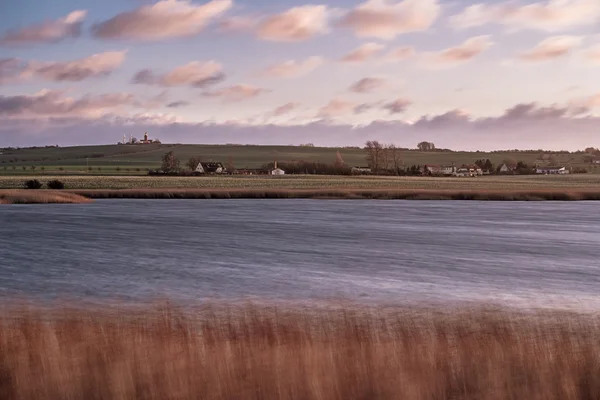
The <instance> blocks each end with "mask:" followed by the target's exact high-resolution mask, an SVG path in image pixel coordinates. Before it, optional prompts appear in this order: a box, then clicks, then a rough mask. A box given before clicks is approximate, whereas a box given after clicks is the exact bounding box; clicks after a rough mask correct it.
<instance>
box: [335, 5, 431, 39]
mask: <svg viewBox="0 0 600 400" xmlns="http://www.w3.org/2000/svg"><path fill="white" fill-rule="evenodd" d="M440 12H441V7H440V5H439V3H438V1H437V0H404V1H386V0H368V1H366V2H364V3H362V4H360V5H358V6H357V7H356V8H354V9H352V10H351V11H349V12H348V13H347V14H346V15H344V16H343V17H342V18H341V20H340V21H339V23H338V25H339V26H341V27H344V28H348V29H350V30H352V31H353V32H354V34H355V35H356V36H357V37H363V38H364V37H371V38H378V39H383V40H391V39H394V38H395V37H397V36H398V35H401V34H403V33H408V32H421V31H425V30H427V29H429V28H430V27H431V26H432V25H433V23H434V22H435V21H436V20H437V18H438V17H439V15H440Z"/></svg>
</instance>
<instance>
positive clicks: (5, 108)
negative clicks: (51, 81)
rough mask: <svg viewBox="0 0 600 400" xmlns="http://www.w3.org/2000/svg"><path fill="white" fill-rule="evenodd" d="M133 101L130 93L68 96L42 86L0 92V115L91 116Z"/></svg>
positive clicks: (103, 113)
mask: <svg viewBox="0 0 600 400" xmlns="http://www.w3.org/2000/svg"><path fill="white" fill-rule="evenodd" d="M136 104H138V103H137V100H136V99H135V97H134V96H133V95H132V94H130V93H108V94H102V95H95V96H91V95H87V96H82V97H80V98H72V97H67V96H65V95H64V92H62V91H57V90H42V91H40V92H38V93H35V94H33V95H19V96H0V116H2V117H78V118H95V117H100V116H103V115H106V114H107V113H108V112H113V111H115V110H117V109H120V108H122V107H123V106H136Z"/></svg>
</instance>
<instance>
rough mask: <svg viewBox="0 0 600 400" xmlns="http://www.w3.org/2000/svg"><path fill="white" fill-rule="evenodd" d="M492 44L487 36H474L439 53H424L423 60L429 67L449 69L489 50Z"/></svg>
mask: <svg viewBox="0 0 600 400" xmlns="http://www.w3.org/2000/svg"><path fill="white" fill-rule="evenodd" d="M493 44H494V43H493V42H492V40H491V39H490V37H489V36H476V37H472V38H470V39H467V40H465V41H464V42H463V43H461V44H460V45H458V46H455V47H450V48H447V49H444V50H441V51H439V52H432V53H424V54H423V58H424V60H425V62H426V63H427V65H429V66H431V67H449V66H456V65H459V64H463V63H466V62H468V61H471V60H473V59H474V58H475V57H477V56H479V55H480V54H482V53H483V52H484V51H486V50H487V49H489V48H490V47H491V46H492V45H493Z"/></svg>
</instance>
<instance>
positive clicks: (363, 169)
mask: <svg viewBox="0 0 600 400" xmlns="http://www.w3.org/2000/svg"><path fill="white" fill-rule="evenodd" d="M350 172H352V173H353V174H355V175H361V174H370V173H372V172H373V171H372V170H371V168H369V167H352V169H351V170H350Z"/></svg>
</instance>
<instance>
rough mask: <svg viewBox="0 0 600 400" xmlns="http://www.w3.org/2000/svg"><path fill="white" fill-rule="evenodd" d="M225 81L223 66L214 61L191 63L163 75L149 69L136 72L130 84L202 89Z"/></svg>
mask: <svg viewBox="0 0 600 400" xmlns="http://www.w3.org/2000/svg"><path fill="white" fill-rule="evenodd" d="M223 79H225V74H224V73H223V66H222V65H221V64H219V63H218V62H216V61H212V60H211V61H204V62H203V61H192V62H190V63H187V64H185V65H182V66H180V67H177V68H174V69H173V70H171V71H169V72H167V73H165V74H156V73H155V72H154V71H152V70H150V69H143V70H141V71H138V72H137V73H136V74H135V75H134V76H133V78H132V83H137V84H146V85H159V86H163V87H170V86H191V87H197V88H202V87H206V86H210V85H214V84H216V83H219V82H221V81H222V80H223Z"/></svg>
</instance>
